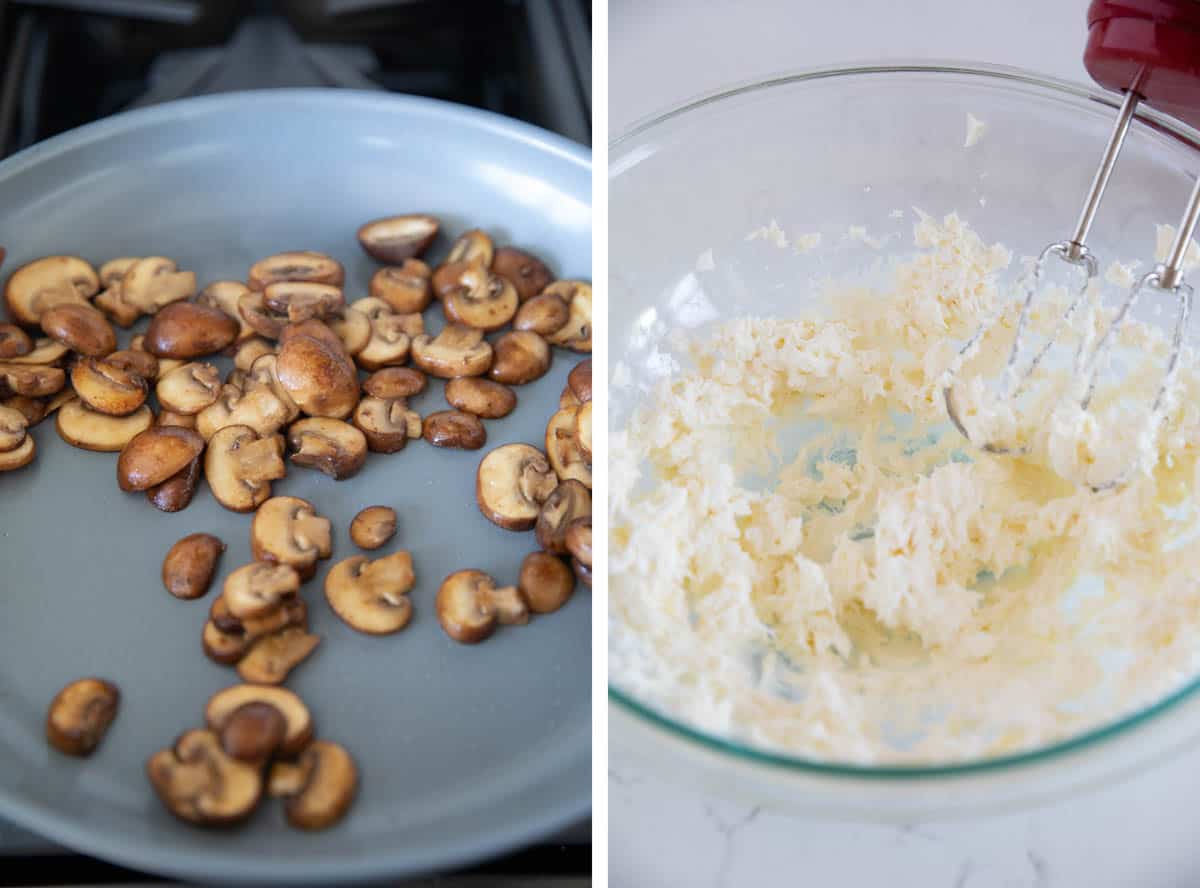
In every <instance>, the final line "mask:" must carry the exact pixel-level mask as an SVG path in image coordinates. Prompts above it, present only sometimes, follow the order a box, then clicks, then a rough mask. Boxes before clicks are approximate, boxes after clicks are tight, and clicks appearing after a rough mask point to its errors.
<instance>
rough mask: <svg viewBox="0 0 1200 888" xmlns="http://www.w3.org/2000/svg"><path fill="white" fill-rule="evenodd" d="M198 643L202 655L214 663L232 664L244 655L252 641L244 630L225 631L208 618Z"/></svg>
mask: <svg viewBox="0 0 1200 888" xmlns="http://www.w3.org/2000/svg"><path fill="white" fill-rule="evenodd" d="M200 643H201V646H202V647H203V649H204V655H205V656H206V657H208V658H209V659H210V660H212V661H213V662H214V663H220V664H221V665H222V666H232V665H233V664H235V663H237V662H239V661H240V660H241V659H242V657H244V656H245V655H246V651H248V650H249V649H250V645H251V644H253V641H252V640H251V639H249V638H247V637H246V634H245V633H244V632H233V631H226V630H224V629H222V628H220V627H219V626H217V625H216V623H214V622H213V621H212V620H208V621H207V622H205V624H204V631H203V632H202V633H201V635H200Z"/></svg>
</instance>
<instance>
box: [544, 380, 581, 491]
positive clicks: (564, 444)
mask: <svg viewBox="0 0 1200 888" xmlns="http://www.w3.org/2000/svg"><path fill="white" fill-rule="evenodd" d="M588 403H589V404H590V403H591V402H590V401H589V402H588ZM582 406H583V405H580V407H576V408H574V409H567V410H559V411H558V412H557V413H555V414H554V415H553V416H552V417H550V422H549V423H547V425H546V456H547V457H548V458H549V460H550V465H551V466H553V467H554V472H555V474H557V475H558V477H559V478H561V479H562V480H563V481H566V480H567V479H568V478H574V479H575V480H576V481H579V482H581V483H582V484H583V485H584V486H585V487H587V488H588V489H589V490H590V489H591V487H592V470H591V469H590V468H589V467H588V461H587V458H586V457H585V456H584V454H583V450H581V449H580V447H579V443H578V442H577V441H576V439H575V417H576V414H577V413H578V411H579V410H580V409H581V408H582Z"/></svg>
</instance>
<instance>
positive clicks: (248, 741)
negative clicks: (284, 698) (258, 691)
mask: <svg viewBox="0 0 1200 888" xmlns="http://www.w3.org/2000/svg"><path fill="white" fill-rule="evenodd" d="M219 736H220V738H221V749H222V750H224V752H225V754H226V755H227V756H229V757H230V758H235V759H237V760H238V761H240V762H249V763H251V764H256V765H259V766H261V765H264V764H266V762H268V761H270V759H271V757H272V756H273V755H275V752H276V751H277V750H278V749H279V747H280V746H281V745H283V739H284V737H285V736H287V719H286V718H284V717H283V713H282V712H280V711H279V710H278V709H276V708H275V707H274V706H272V705H271V704H270V703H263V702H262V701H261V700H254V701H251V702H250V703H243V704H242V705H241V706H239V707H238V708H237V709H235V710H233V712H231V713H229V717H228V718H227V719H225V723H224V724H223V725H222V726H221V732H220V734H219Z"/></svg>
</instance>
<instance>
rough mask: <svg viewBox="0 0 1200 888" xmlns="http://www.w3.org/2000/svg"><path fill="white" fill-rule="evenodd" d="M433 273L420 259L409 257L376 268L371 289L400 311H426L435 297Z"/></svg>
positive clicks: (378, 297)
mask: <svg viewBox="0 0 1200 888" xmlns="http://www.w3.org/2000/svg"><path fill="white" fill-rule="evenodd" d="M432 275H433V271H432V270H431V269H430V267H429V266H428V265H426V264H425V263H424V262H422V261H421V260H420V259H406V260H404V264H403V265H389V266H387V267H385V268H381V269H379V271H377V272H375V274H374V275H373V276H372V277H371V286H370V293H371V295H372V296H373V297H375V298H376V299H382V300H383V301H384V302H386V303H387V304H388V305H390V306H391V307H392V310H393V311H396V312H399V313H400V314H412V313H413V312H418V311H424V310H425V309H426V308H428V307H429V303H430V302H432V301H433V290H432V285H431V283H430V278H431V277H432Z"/></svg>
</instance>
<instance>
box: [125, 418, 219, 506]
mask: <svg viewBox="0 0 1200 888" xmlns="http://www.w3.org/2000/svg"><path fill="white" fill-rule="evenodd" d="M202 450H204V439H203V438H201V437H200V436H199V435H198V434H196V432H194V431H193V430H191V429H184V428H180V427H179V426H151V427H150V428H148V429H146V430H145V431H144V432H139V433H138V434H137V435H134V437H133V438H132V439H131V440H130V441H129V443H128V444H126V445H125V446H124V447H123V448H121V455H120V456H119V457H118V458H117V485H118V486H119V487H120V488H121V489H122V490H124V491H126V492H127V493H128V492H129V491H134V490H145V489H146V488H148V487H153V486H154V485H156V484H161V483H162V482H163V481H166V480H167V479H168V478H170V477H171V476H172V475H174V474H175V473H176V472H178V471H179V470H180V469H183V468H185V467H186V466H187V464H188V463H190V462H191V461H192V460H193V459H195V458H196V457H197V456H199V455H200V452H201V451H202Z"/></svg>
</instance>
